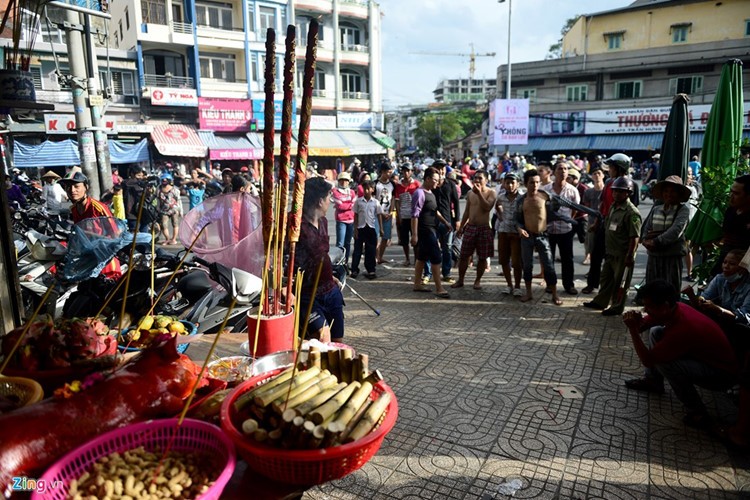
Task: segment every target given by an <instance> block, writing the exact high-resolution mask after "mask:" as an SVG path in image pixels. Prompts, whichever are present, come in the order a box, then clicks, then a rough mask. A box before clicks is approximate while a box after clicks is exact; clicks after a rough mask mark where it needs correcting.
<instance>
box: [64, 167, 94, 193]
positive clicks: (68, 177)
mask: <svg viewBox="0 0 750 500" xmlns="http://www.w3.org/2000/svg"><path fill="white" fill-rule="evenodd" d="M58 182H59V183H60V184H62V185H63V187H65V186H66V185H67V184H78V183H79V182H82V183H83V184H84V185H85V186H86V188H87V189H88V187H89V178H88V177H86V176H85V175H83V173H82V172H80V171H78V170H71V171H70V172H68V173H67V174H65V177H63V178H62V179H60V180H59V181H58Z"/></svg>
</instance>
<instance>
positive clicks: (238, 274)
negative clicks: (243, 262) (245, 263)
mask: <svg viewBox="0 0 750 500" xmlns="http://www.w3.org/2000/svg"><path fill="white" fill-rule="evenodd" d="M262 285H263V281H262V280H261V279H260V278H258V277H257V276H255V275H254V274H251V273H248V272H247V271H243V270H242V269H237V268H236V267H235V268H232V296H233V297H235V298H236V299H237V302H240V303H243V304H244V303H249V302H250V301H251V300H252V299H253V298H254V297H256V296H257V295H258V294H259V293H260V290H261V288H262Z"/></svg>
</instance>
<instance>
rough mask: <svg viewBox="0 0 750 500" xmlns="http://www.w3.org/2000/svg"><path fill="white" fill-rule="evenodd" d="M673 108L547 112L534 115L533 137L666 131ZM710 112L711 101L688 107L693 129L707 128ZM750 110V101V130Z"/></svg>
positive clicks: (747, 125)
mask: <svg viewBox="0 0 750 500" xmlns="http://www.w3.org/2000/svg"><path fill="white" fill-rule="evenodd" d="M670 110H671V107H670V106H658V107H656V106H655V107H651V108H625V109H594V110H589V111H570V112H564V113H544V114H538V115H534V116H533V117H532V118H531V121H530V127H529V128H530V134H531V135H533V136H544V135H583V134H587V135H599V134H640V133H655V132H656V133H663V132H664V131H665V130H666V127H667V120H668V119H669V112H670ZM710 112H711V105H710V104H697V105H694V106H688V117H689V119H690V124H689V126H690V131H691V132H702V131H704V130H706V125H707V124H708V116H709V114H710ZM749 113H750V102H746V103H745V105H744V115H745V117H746V118H745V120H744V123H743V128H744V129H750V114H749Z"/></svg>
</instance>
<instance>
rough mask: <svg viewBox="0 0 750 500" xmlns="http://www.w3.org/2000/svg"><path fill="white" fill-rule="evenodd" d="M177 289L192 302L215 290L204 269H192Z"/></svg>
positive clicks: (178, 284) (181, 280)
mask: <svg viewBox="0 0 750 500" xmlns="http://www.w3.org/2000/svg"><path fill="white" fill-rule="evenodd" d="M177 290H179V292H180V294H182V296H183V297H185V298H186V299H187V300H189V301H190V302H191V303H192V302H194V301H197V300H198V299H200V298H201V297H203V296H204V295H205V294H206V293H208V292H210V291H211V290H213V284H212V282H211V280H210V279H209V278H208V275H207V274H206V273H204V272H203V271H191V272H189V273H187V274H186V275H185V276H183V277H182V279H180V281H179V282H178V283H177Z"/></svg>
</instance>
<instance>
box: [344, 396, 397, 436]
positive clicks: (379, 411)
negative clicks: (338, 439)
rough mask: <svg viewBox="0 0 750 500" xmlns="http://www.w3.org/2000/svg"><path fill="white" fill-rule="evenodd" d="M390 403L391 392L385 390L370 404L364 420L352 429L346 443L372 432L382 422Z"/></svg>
mask: <svg viewBox="0 0 750 500" xmlns="http://www.w3.org/2000/svg"><path fill="white" fill-rule="evenodd" d="M390 403H391V395H390V393H387V392H384V393H382V394H381V395H380V396H378V399H376V400H375V402H374V403H373V404H372V405H370V408H369V409H368V410H367V412H366V413H365V414H364V416H363V417H362V420H360V421H359V423H358V424H357V426H356V427H355V428H354V430H352V432H351V433H350V434H349V435H348V436H347V438H346V440H345V441H344V443H351V442H352V441H356V440H357V439H360V438H362V437H364V436H366V435H367V434H369V433H370V432H372V430H373V429H374V428H375V426H376V425H377V424H378V422H380V419H381V418H382V417H383V414H384V413H385V411H386V409H387V408H388V405H389V404H390Z"/></svg>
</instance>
